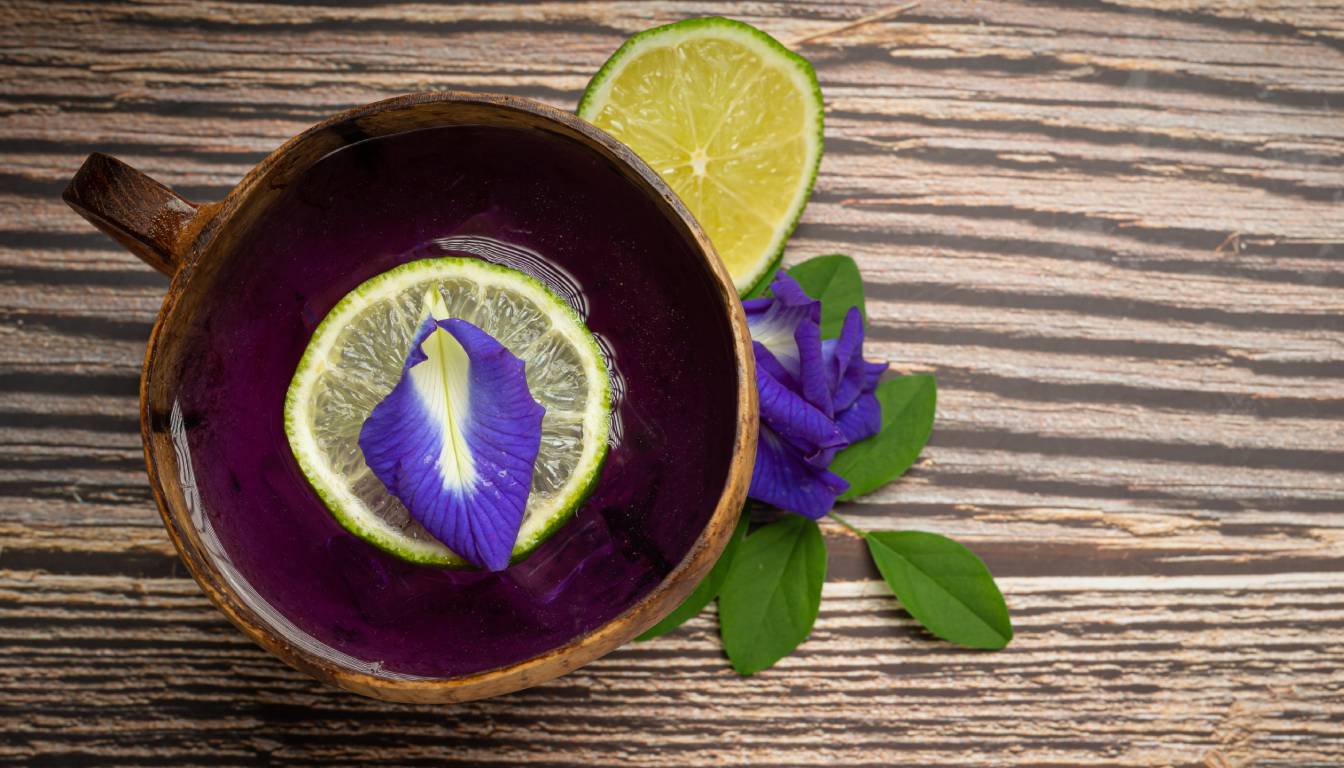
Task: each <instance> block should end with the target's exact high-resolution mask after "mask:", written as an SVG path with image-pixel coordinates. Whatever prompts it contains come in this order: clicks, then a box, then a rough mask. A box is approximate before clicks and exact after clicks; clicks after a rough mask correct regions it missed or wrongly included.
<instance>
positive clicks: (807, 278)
mask: <svg viewBox="0 0 1344 768" xmlns="http://www.w3.org/2000/svg"><path fill="white" fill-rule="evenodd" d="M789 275H790V276H791V277H793V279H794V280H797V281H798V285H800V286H801V287H802V289H803V291H804V292H805V293H806V294H807V295H808V296H811V297H812V298H814V299H818V300H820V301H821V338H823V339H833V338H835V337H836V336H839V335H840V328H841V326H843V325H844V323H845V315H846V314H848V312H849V308H850V307H858V308H859V314H861V315H863V321H864V323H865V324H866V323H867V322H868V310H867V309H866V308H865V307H864V305H863V278H862V277H860V276H859V265H857V264H855V263H854V260H853V259H851V258H850V257H848V256H845V255H843V254H839V253H836V254H832V255H830V256H818V257H816V258H814V259H808V260H807V261H804V262H803V263H801V264H795V265H794V266H792V267H789Z"/></svg>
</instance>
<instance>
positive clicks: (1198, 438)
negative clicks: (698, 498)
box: [0, 0, 1344, 768]
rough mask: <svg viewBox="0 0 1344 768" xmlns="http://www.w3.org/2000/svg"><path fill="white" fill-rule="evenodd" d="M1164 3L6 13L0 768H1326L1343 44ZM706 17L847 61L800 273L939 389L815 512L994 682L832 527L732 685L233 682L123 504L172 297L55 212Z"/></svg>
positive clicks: (282, 675)
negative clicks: (863, 492) (841, 292)
mask: <svg viewBox="0 0 1344 768" xmlns="http://www.w3.org/2000/svg"><path fill="white" fill-rule="evenodd" d="M1161 5H1162V4H1161V3H1158V2H1154V1H1153V0H1118V1H1117V2H1104V1H1103V0H1092V1H1090V2H1084V3H1068V2H1060V3H1032V4H1022V3H1014V2H939V1H937V0H925V2H924V3H922V4H921V5H919V6H918V7H915V8H911V9H909V10H907V11H905V12H904V13H903V14H902V15H900V16H898V17H896V18H893V19H890V20H887V21H881V22H878V23H872V24H869V25H865V26H861V27H857V28H854V29H851V30H844V29H842V27H843V25H844V24H845V23H846V22H848V21H852V20H855V19H859V18H862V17H864V16H866V15H871V14H874V13H878V12H880V11H882V10H884V8H885V7H889V6H883V5H881V4H874V3H863V2H821V1H820V0H818V1H817V2H808V3H799V4H791V3H790V4H786V3H778V2H753V3H749V4H744V5H743V6H741V7H739V8H724V7H721V6H716V5H714V4H710V3H685V4H676V3H663V2H657V3H621V4H603V3H583V4H577V5H567V4H560V3H554V4H545V5H530V4H526V3H502V4H494V5H489V6H481V7H472V6H466V5H452V6H449V5H433V4H416V5H404V6H394V7H379V6H376V5H374V4H371V3H369V4H366V3H361V2H351V3H344V2H340V3H338V2H335V1H334V0H333V1H332V2H323V1H322V0H304V1H302V2H300V1H299V0H295V2H293V3H291V4H287V5H274V6H271V5H262V4H237V5H232V4H220V3H182V2H179V3H163V4H159V3H152V2H148V3H142V2H94V1H92V0H90V1H89V2H76V3H68V4H49V3H45V2H4V3H2V4H0V147H2V149H0V153H2V155H3V168H2V169H0V390H3V395H2V396H0V763H4V764H11V763H12V764H50V765H62V766H75V765H86V764H88V765H112V764H140V765H171V766H183V765H197V764H200V765H212V766H220V765H256V764H266V765H271V764H296V765H323V766H335V765H369V764H374V763H378V764H382V765H481V764H506V763H533V764H571V765H583V766H595V765H602V764H633V765H654V764H659V765H684V764H692V763H697V764H698V763H718V764H740V763H757V764H790V765H797V764H807V765H812V764H815V765H860V764H871V765H891V764H908V765H949V766H951V765H1002V766H1008V765H1012V766H1061V767H1062V766H1077V765H1087V766H1102V765H1105V766H1163V765H1173V766H1206V767H1207V768H1228V767H1230V766H1242V765H1263V766H1267V765H1279V766H1294V767H1301V766H1325V765H1342V764H1344V594H1342V593H1341V587H1344V440H1342V438H1344V382H1342V381H1341V379H1342V378H1344V320H1342V319H1341V312H1342V311H1344V203H1341V200H1342V199H1344V111H1342V110H1344V7H1341V6H1339V5H1334V6H1333V7H1332V6H1330V5H1329V4H1321V5H1316V4H1308V3H1307V2H1306V0H1278V1H1277V2H1271V3H1266V4H1264V5H1263V6H1260V7H1256V6H1254V5H1253V4H1245V3H1240V2H1231V1H1230V0H1228V1H1227V2H1222V1H1220V0H1192V1H1191V2H1183V3H1181V4H1180V9H1179V10H1166V9H1163V8H1161V7H1160V6H1161ZM714 12H720V13H730V14H732V15H735V16H737V17H739V18H742V19H744V20H746V21H749V22H752V23H754V24H756V25H758V26H760V27H762V28H764V29H765V30H767V31H768V32H770V33H772V34H773V35H775V36H776V37H778V38H780V39H781V40H784V41H786V42H790V41H798V40H801V39H803V38H806V37H809V36H811V35H814V34H817V33H822V32H828V31H830V32H832V34H830V35H828V36H826V37H822V38H820V39H818V40H816V41H814V42H812V43H808V44H805V45H802V46H801V48H800V50H801V51H802V52H803V53H805V54H806V55H807V56H808V57H809V58H811V60H812V61H813V62H814V64H815V65H816V67H817V71H818V73H819V75H820V78H821V83H822V87H823V89H824V91H825V95H826V121H827V123H826V155H825V159H824V161H823V163H822V167H821V173H820V176H819V178H818V182H817V188H816V192H815V194H814V196H813V198H812V204H811V205H810V206H809V207H808V209H807V211H806V213H805V215H804V217H803V220H802V225H801V226H800V227H799V229H798V233H797V235H796V236H795V237H794V239H793V241H792V242H791V243H790V245H789V248H788V251H787V258H788V260H789V261H797V260H799V259H803V258H806V257H809V256H813V255H817V254H823V253H830V252H836V251H841V252H845V253H849V254H852V255H853V256H854V257H855V258H857V259H858V260H859V262H860V264H861V266H862V268H863V270H864V273H865V276H866V277H867V279H868V281H869V304H868V308H869V314H870V317H871V319H872V324H873V329H872V332H871V336H872V341H871V344H872V346H871V348H870V349H871V355H872V356H878V357H887V358H889V359H891V360H892V361H893V362H894V365H895V367H896V368H897V369H899V370H903V371H931V372H934V373H936V374H937V377H938V383H939V389H940V390H941V392H940V399H939V409H938V422H937V427H936V429H935V432H934V436H933V440H932V442H931V444H930V446H929V448H928V450H927V451H926V453H925V456H924V458H923V459H922V460H921V461H920V463H919V464H918V465H917V466H916V467H915V468H914V469H913V470H912V471H911V473H910V474H909V475H908V476H907V477H906V478H905V479H904V480H903V481H902V482H900V483H899V484H896V485H893V486H890V487H888V488H886V489H884V490H883V491H881V492H879V493H877V494H875V495H873V496H871V497H869V498H865V499H862V500H860V501H858V502H856V503H852V504H848V505H846V506H845V508H844V511H845V513H846V514H847V515H849V516H851V517H852V518H854V519H856V520H857V521H861V524H863V525H866V526H868V527H871V528H918V529H925V530H932V531H939V532H943V533H946V534H949V535H951V536H954V537H956V538H958V539H960V540H962V541H965V542H967V543H968V544H970V545H971V546H972V547H973V548H974V549H976V550H977V551H978V552H980V553H981V554H982V555H983V556H984V558H985V560H986V561H987V562H988V563H989V565H990V566H991V568H992V569H993V570H994V572H995V573H996V574H997V575H998V576H999V577H1000V584H1001V585H1002V586H1003V589H1004V592H1005V594H1006V596H1007V599H1008V602H1009V604H1010V606H1011V609H1012V612H1013V617H1014V621H1015V624H1016V627H1017V638H1016V640H1015V641H1014V643H1013V644H1012V645H1011V646H1010V647H1009V648H1008V649H1007V650H1005V651H1003V652H1001V653H994V654H984V653H975V652H967V651H961V650H957V649H955V648H952V647H950V646H948V645H946V644H943V643H940V642H936V641H934V640H932V639H931V638H930V637H929V636H927V635H926V634H924V633H923V632H922V631H920V630H919V629H918V628H917V627H916V626H915V625H914V623H913V622H912V621H911V619H910V618H909V617H908V616H907V615H906V614H904V613H903V612H902V611H901V610H900V608H899V607H898V605H897V603H896V602H895V600H894V599H892V598H891V597H890V596H889V595H888V594H887V593H886V592H885V591H884V590H883V589H882V588H881V585H880V583H879V582H877V581H875V580H874V578H875V573H874V572H873V570H872V569H871V567H870V566H869V565H868V564H867V562H866V560H865V558H864V556H863V551H862V549H861V545H860V543H859V542H858V541H857V540H856V539H854V538H853V537H851V536H848V535H847V534H846V533H845V532H844V531H843V530H842V529H840V528H839V527H838V526H836V525H834V524H830V523H828V524H826V526H825V532H826V535H827V537H828V541H829V543H830V547H831V572H830V579H829V581H828V583H827V584H826V588H825V598H824V600H823V606H822V613H821V618H820V619H819V621H818V623H817V626H816V630H815V632H814V633H813V636H812V638H811V640H810V641H808V642H807V643H806V644H805V645H804V646H803V647H802V648H801V650H800V651H799V652H798V653H796V654H795V655H793V656H792V657H790V658H788V659H786V660H785V661H783V662H782V663H781V664H780V665H779V666H778V667H777V668H775V669H774V670H771V671H769V672H766V673H763V674H761V675H758V676H757V677H755V678H751V679H747V680H742V679H739V678H737V677H736V676H735V675H733V674H732V673H731V672H730V670H729V668H728V666H727V664H726V663H725V662H724V660H723V658H722V656H721V652H720V650H719V646H718V643H717V639H716V637H715V629H714V627H715V625H714V623H713V621H712V617H710V616H704V617H701V618H700V619H697V620H696V621H694V622H692V623H691V624H689V625H687V626H686V627H685V628H683V629H682V630H681V631H678V632H677V633H675V634H673V635H670V636H668V637H665V638H663V639H660V640H658V641H655V642H652V643H647V644H642V645H634V646H630V647H627V648H624V649H622V650H620V651H617V652H616V653H613V654H612V655H610V656H609V657H607V658H605V659H603V660H601V661H599V662H597V663H595V664H593V665H591V666H589V667H587V668H585V669H583V670H581V671H579V672H577V673H575V674H572V675H569V676H568V677H565V678H561V679H559V680H556V681H554V682H551V683H549V684H546V685H543V686H541V687H538V688H535V689H532V690H529V691H525V692H521V693H517V694H514V695H511V696H506V697H503V698H499V699H495V700H491V701H485V702H478V703H474V704H469V705H464V706H457V707H429V706H399V705H387V704H380V703H377V702H374V701H370V700H366V699H362V698H360V697H357V696H354V695H351V694H347V693H343V692H341V691H338V690H334V689H330V688H327V687H324V686H322V685H320V684H318V683H315V682H313V681H311V680H309V679H307V678H305V677H304V676H302V675H300V674H298V673H296V672H294V671H292V670H290V669H289V668H288V667H286V666H284V665H283V664H281V663H280V662H278V661H276V660H275V659H273V658H272V657H270V656H268V655H267V654H265V653H263V652H262V651H261V650H259V649H258V648H256V647H255V646H253V645H252V644H251V643H250V642H248V641H247V640H246V639H245V638H244V637H243V636H242V635H241V634H240V633H238V632H237V631H236V630H235V629H234V628H233V627H232V626H231V625H230V624H228V623H227V622H226V621H225V620H224V619H223V618H222V617H221V616H220V615H219V614H218V613H217V612H216V611H215V610H214V609H213V608H212V607H211V606H210V604H209V603H208V602H207V601H206V599H205V598H204V597H203V596H202V595H201V593H200V591H199V590H198V589H197V587H196V585H195V584H194V583H193V582H192V581H191V580H190V579H189V578H188V577H187V575H186V574H185V572H184V569H183V567H182V566H181V565H180V563H179V562H178V560H177V558H176V556H175V554H174V552H173V550H172V548H171V546H170V545H169V543H168V538H167V535H166V534H165V533H164V531H163V530H162V528H161V527H160V524H159V519H158V515H157V513H156V511H155V508H154V503H153V500H152V499H151V497H150V491H149V487H148V485H147V482H146V479H145V476H144V470H143V465H142V461H143V459H142V454H141V448H140V439H139V437H138V433H137V423H136V414H137V402H136V392H137V389H136V387H137V376H138V372H139V366H140V362H141V358H142V355H143V350H144V344H145V340H146V338H147V336H148V334H149V329H150V325H151V323H152V322H153V319H154V317H155V314H156V312H157V310H158V306H159V301H160V298H161V295H162V293H163V291H164V288H165V286H166V281H165V280H164V279H163V278H162V277H160V276H159V275H157V274H156V273H154V272H152V271H150V270H149V269H148V268H146V267H144V266H143V265H142V264H141V263H140V262H138V261H137V260H135V258H133V257H132V256H130V255H128V254H127V253H125V252H124V251H122V250H121V249H120V248H118V247H116V246H115V245H114V244H113V243H112V242H111V241H110V240H108V239H107V238H105V237H104V236H102V235H100V234H98V233H97V232H95V231H94V230H93V229H91V228H90V227H89V226H88V225H87V224H86V223H85V222H83V221H82V220H80V219H79V218H78V217H77V216H75V215H74V214H73V213H72V212H71V211H69V210H68V209H67V208H66V207H65V206H64V205H63V204H62V203H61V201H60V199H59V194H60V191H61V189H62V188H63V186H64V184H65V181H66V180H67V179H68V178H69V176H70V175H71V174H72V173H73V172H74V170H75V168H76V167H77V166H78V165H79V163H80V161H81V160H82V159H83V157H84V155H85V154H86V153H88V152H90V151H93V150H103V151H107V152H110V153H112V154H116V155H118V156H120V157H122V158H124V159H126V160H127V161H129V162H131V163H132V164H134V165H136V166H138V167H140V168H142V169H144V170H146V171H147V172H150V173H151V174H153V175H154V176H156V177H157V178H159V179H161V180H163V181H164V182H166V183H168V184H170V185H172V186H174V187H175V188H177V189H178V190H180V191H181V192H183V193H184V194H185V195H186V196H188V197H190V198H192V199H196V200H201V201H208V200H213V199H217V198H219V197H220V196H222V195H223V194H225V192H226V191H227V190H228V189H229V188H230V186H231V185H232V184H233V183H234V182H235V181H236V180H237V179H238V178H239V177H240V176H241V175H242V174H243V173H244V172H245V171H246V170H247V169H248V168H249V167H250V166H251V165H252V164H253V163H255V162H256V161H257V160H259V159H260V158H261V157H263V156H264V155H265V154H266V153H267V152H269V151H270V150H271V149H273V148H274V147H275V146H277V145H278V144H279V143H280V142H281V141H282V140H283V139H285V138H287V137H288V136H290V135H292V134H294V133H296V132H298V131H300V130H302V129H303V128H304V127H306V126H308V125H309V124H311V123H313V122H316V121H317V120H319V119H320V118H321V117H323V116H325V115H327V114H329V113H331V112H334V111H337V110H340V109H343V108H345V107H348V106H351V105H355V104H360V103H363V102H367V101H371V100H374V99H379V98H382V97H385V96H390V95H393V94H398V93H403V92H407V91H413V90H421V89H449V88H460V89H472V90H481V91H497V92H505V93H511V94H521V95H524V96H530V97H533V98H537V99H541V100H544V101H547V102H550V103H552V104H557V105H560V106H563V107H566V108H570V107H572V106H573V105H574V103H575V100H576V99H577V97H578V94H579V92H580V91H581V89H582V88H583V86H584V84H585V83H586V82H587V79H588V77H589V75H590V74H591V73H592V72H593V71H594V70H595V69H596V68H597V67H598V65H599V64H601V63H602V61H603V60H604V59H605V58H606V57H607V56H608V54H610V53H611V51H612V50H613V49H614V48H615V47H616V46H617V45H618V44H619V43H620V41H621V40H622V39H623V38H625V37H626V36H627V35H629V34H631V33H634V32H636V31H638V30H640V29H643V28H645V27H648V26H651V25H653V24H655V23H661V22H665V21H671V20H675V19H679V18H683V17H686V16H693V15H704V14H709V13H714ZM836 30H838V31H836Z"/></svg>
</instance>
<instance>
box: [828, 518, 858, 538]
mask: <svg viewBox="0 0 1344 768" xmlns="http://www.w3.org/2000/svg"><path fill="white" fill-rule="evenodd" d="M830 516H831V517H832V518H834V519H835V522H837V523H839V524H841V525H843V526H845V527H846V528H848V529H849V530H850V531H851V532H852V533H853V534H854V535H855V536H858V537H859V538H860V539H862V538H863V537H864V536H865V535H866V534H865V533H864V532H863V531H860V530H859V529H858V528H855V527H854V526H852V525H850V524H849V521H848V520H846V519H845V518H843V517H841V516H839V515H837V514H836V513H834V512H831V513H830Z"/></svg>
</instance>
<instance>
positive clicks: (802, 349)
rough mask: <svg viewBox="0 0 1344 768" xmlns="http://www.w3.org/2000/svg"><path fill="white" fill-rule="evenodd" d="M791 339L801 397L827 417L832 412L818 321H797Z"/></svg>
mask: <svg viewBox="0 0 1344 768" xmlns="http://www.w3.org/2000/svg"><path fill="white" fill-rule="evenodd" d="M818 307H820V305H818ZM793 339H794V343H795V344H796V345H797V347H798V382H799V387H800V390H801V391H802V394H803V397H804V398H806V399H807V402H809V403H811V404H812V405H813V406H814V407H816V409H817V410H819V411H821V412H822V413H824V414H826V416H828V417H829V416H831V415H832V413H833V410H832V405H831V385H830V382H828V381H827V380H826V366H825V364H824V362H823V357H824V356H823V355H822V351H821V325H820V323H814V322H806V321H805V322H801V323H799V324H798V330H797V331H795V332H794V335H793Z"/></svg>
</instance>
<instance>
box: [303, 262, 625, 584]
mask: <svg viewBox="0 0 1344 768" xmlns="http://www.w3.org/2000/svg"><path fill="white" fill-rule="evenodd" d="M436 295H437V297H438V298H441V300H442V302H443V304H442V305H441V306H442V307H446V309H447V311H448V313H449V315H450V316H451V317H456V318H461V319H463V320H466V321H468V322H471V323H474V324H475V325H476V326H478V327H479V328H480V329H481V330H483V331H485V332H486V333H488V334H490V335H491V336H493V337H495V338H496V339H498V340H499V342H500V343H501V344H503V345H504V346H506V347H508V349H509V351H510V352H512V353H513V354H515V355H517V356H518V357H519V358H521V359H522V360H523V362H524V363H525V364H526V366H527V386H528V389H529V390H531V393H532V397H533V398H534V399H536V401H537V402H539V403H541V405H542V406H544V407H545V408H546V415H545V416H544V417H543V419H542V423H541V447H540V450H539V451H538V453H537V461H536V465H535V467H534V468H533V471H532V489H531V493H530V494H529V496H528V501H527V509H526V510H525V512H524V514H523V523H522V528H521V529H520V530H519V531H518V539H517V542H516V543H515V544H514V548H513V559H514V561H517V560H518V559H520V558H522V557H524V556H526V555H527V554H528V553H529V552H531V551H532V550H533V549H535V548H536V547H537V546H538V545H539V544H541V542H542V541H544V540H545V539H546V538H547V537H548V536H550V534H552V533H553V532H555V530H556V529H558V528H559V527H560V526H561V525H562V524H563V523H564V522H565V521H566V520H568V519H569V517H570V516H571V515H573V513H574V511H575V510H576V509H577V508H578V506H579V504H580V503H581V502H582V501H583V499H584V497H585V496H587V494H588V492H589V491H590V490H591V489H592V487H593V485H594V484H595V483H596V481H597V477H598V473H599V471H600V470H601V466H602V461H603V459H604V458H606V454H607V432H608V429H609V427H610V420H611V384H610V379H609V378H608V375H607V367H606V363H605V362H604V361H603V357H602V354H601V351H600V349H599V347H598V345H597V340H596V339H595V338H594V337H593V334H592V333H590V332H589V331H588V329H587V327H585V326H584V324H583V320H582V319H581V318H580V317H579V315H578V314H577V313H576V312H575V311H574V310H573V309H572V308H571V307H570V306H569V305H568V304H566V303H565V302H564V300H562V299H561V298H560V297H558V296H556V295H555V294H554V293H552V292H551V290H550V289H549V288H547V287H546V286H545V285H544V284H543V283H541V282H540V281H538V280H537V279H535V278H533V277H530V276H528V275H526V274H524V273H522V272H518V271H516V270H513V269H509V268H508V267H503V266H499V265H497V264H491V263H488V262H484V261H479V260H476V259H465V258H436V259H424V260H421V261H413V262H410V263H408V264H403V265H402V266H400V267H396V268H395V269H391V270H389V271H387V272H384V273H382V274H381V275H378V276H377V277H374V278H373V279H371V280H368V281H366V282H365V283H363V284H361V285H360V286H359V287H358V288H355V289H354V290H353V291H351V292H350V293H348V294H346V296H345V298H343V299H341V301H340V303H338V304H337V305H336V306H335V307H334V308H333V309H332V310H331V312H330V313H328V314H327V316H326V318H325V319H323V320H322V323H321V324H320V325H318V327H317V330H316V331H314V332H313V338H312V340H310V341H309V342H308V348H307V350H306V351H305V352H304V354H303V358H302V359H301V360H300V361H299V367H298V370H297V371H295V373H294V379H293V381H292V382H290V385H289V394H288V395H287V396H286V398H285V434H286V435H287V436H288V438H289V445H290V448H291V449H293V451H294V457H295V458H296V459H298V462H299V467H300V468H302V470H303V473H304V475H306V476H307V478H308V481H309V482H310V483H312V486H313V488H314V489H315V490H316V491H317V493H318V495H319V496H321V497H322V500H323V501H324V502H325V503H326V505H327V507H328V508H329V509H330V510H331V513H332V514H333V515H334V516H335V517H336V519H337V520H338V521H339V522H340V523H341V525H342V526H344V527H345V528H346V529H347V530H349V531H350V532H351V533H353V534H355V535H356V536H359V537H360V538H362V539H364V540H365V541H368V542H369V543H371V544H374V545H375V546H377V547H379V548H381V549H383V550H385V551H387V552H390V553H392V554H394V555H397V556H398V557H402V558H404V559H406V560H410V561H412V562H416V563H424V564H427V565H441V566H449V567H463V566H465V565H466V562H465V561H464V560H463V559H462V558H460V557H458V556H457V555H456V554H454V553H453V552H452V551H451V550H449V549H448V548H447V547H445V546H444V545H443V544H442V543H440V542H439V541H438V540H437V539H435V538H433V537H432V536H430V534H429V533H428V532H427V531H426V530H425V529H424V528H423V527H422V526H421V525H420V524H419V523H418V522H416V521H415V520H414V519H412V518H411V516H410V513H409V512H408V511H407V510H406V507H405V506H403V505H402V503H401V502H400V501H398V500H397V498H396V497H395V496H393V495H391V494H390V493H388V492H387V489H385V488H384V487H383V484H382V483H381V482H380V481H379V480H378V478H377V477H376V476H375V475H374V474H373V472H372V471H371V470H370V469H369V467H368V465H367V464H365V462H364V454H363V452H362V451H361V450H360V448H359V430H360V427H361V426H362V425H363V423H364V420H365V419H366V418H368V416H369V413H370V412H372V410H373V407H374V406H375V405H377V404H378V403H379V402H380V401H381V400H382V399H383V398H384V397H386V396H387V394H388V393H389V392H391V391H392V388H393V387H395V386H396V384H397V381H398V379H399V378H400V377H401V369H402V364H403V363H404V362H405V360H406V352H407V349H408V348H409V346H410V343H411V338H412V336H413V335H414V334H415V331H416V329H418V328H419V327H420V324H421V322H423V320H424V319H425V318H426V317H427V316H428V315H429V313H430V309H431V307H430V305H429V302H430V301H431V300H433V299H435V298H436ZM440 311H441V310H440Z"/></svg>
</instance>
